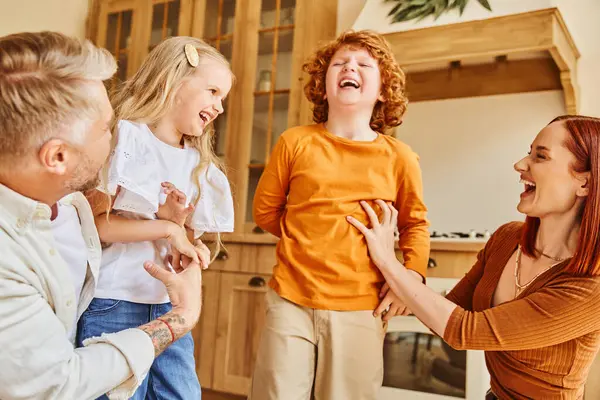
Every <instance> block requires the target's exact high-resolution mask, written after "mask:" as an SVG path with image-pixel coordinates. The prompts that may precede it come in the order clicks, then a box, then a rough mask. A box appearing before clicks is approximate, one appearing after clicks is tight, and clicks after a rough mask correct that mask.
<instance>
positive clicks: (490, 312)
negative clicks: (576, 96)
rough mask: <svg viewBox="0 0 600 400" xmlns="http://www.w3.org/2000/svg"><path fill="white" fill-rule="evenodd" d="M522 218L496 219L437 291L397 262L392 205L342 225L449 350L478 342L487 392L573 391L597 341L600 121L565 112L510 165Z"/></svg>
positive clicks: (510, 395) (555, 394)
mask: <svg viewBox="0 0 600 400" xmlns="http://www.w3.org/2000/svg"><path fill="white" fill-rule="evenodd" d="M514 168H515V170H516V171H517V173H519V175H520V178H521V183H523V184H524V191H523V193H521V198H520V201H519V204H518V206H517V209H518V210H519V211H520V212H521V213H523V214H525V215H526V216H527V218H526V220H525V222H524V223H520V222H512V223H508V224H506V225H503V226H502V227H500V228H499V229H498V230H497V231H496V232H495V233H494V235H492V237H491V238H490V240H489V241H488V243H487V244H486V246H485V248H484V249H483V250H482V251H481V252H480V253H479V255H478V257H477V262H476V263H475V265H474V266H473V268H472V269H471V270H470V271H469V272H468V273H467V275H466V276H465V277H464V278H463V279H462V280H461V281H460V282H459V283H458V284H457V286H456V287H455V288H454V290H452V292H451V293H449V294H448V296H446V298H444V297H442V296H440V295H438V294H436V293H434V292H433V291H432V290H430V289H429V288H428V287H427V286H425V285H423V284H421V282H420V281H418V280H415V279H413V276H412V275H411V274H410V273H409V272H408V271H407V270H406V269H405V267H404V266H403V265H402V264H401V263H400V262H399V261H398V260H397V259H396V256H395V253H394V227H395V221H396V220H395V218H396V216H397V212H396V210H395V209H394V208H393V207H392V206H391V205H390V204H386V203H384V202H383V201H378V202H377V203H378V205H379V207H381V208H382V210H383V217H382V221H379V219H378V218H377V215H376V214H375V212H374V210H373V209H372V208H371V207H369V205H368V204H367V203H363V207H364V208H365V210H366V212H367V213H368V214H369V217H370V220H371V224H372V226H371V227H370V228H366V227H365V226H364V225H363V224H361V223H360V222H358V221H357V220H356V219H353V218H351V217H348V220H349V222H350V223H351V224H352V225H354V226H355V227H356V228H358V229H359V230H360V231H361V232H362V233H363V234H364V236H365V238H366V241H367V244H368V247H369V252H370V256H371V258H372V260H373V262H374V263H375V265H376V266H377V267H378V268H379V269H380V270H381V272H382V273H383V275H384V277H385V279H386V281H387V282H388V284H389V286H390V288H391V289H392V290H393V291H394V292H395V293H396V294H397V295H398V296H399V297H400V298H401V299H402V300H403V301H404V303H405V304H406V305H407V307H409V308H410V309H411V310H412V312H413V313H414V314H415V315H416V316H417V317H418V318H419V319H420V320H421V321H423V323H425V324H426V325H427V326H429V327H430V329H432V330H433V331H434V332H435V333H437V334H438V335H440V336H441V337H442V338H443V339H444V340H445V341H446V342H447V343H448V344H449V345H450V346H452V347H454V348H456V349H465V350H466V349H474V350H484V351H485V357H486V363H487V366H488V369H489V372H490V376H491V390H490V392H489V393H488V396H487V398H488V399H531V398H533V399H542V398H543V399H580V398H582V396H583V390H584V384H585V381H586V379H587V375H588V372H589V369H590V365H591V364H592V361H593V359H594V357H595V355H596V353H597V352H598V348H599V346H600V312H599V310H600V232H599V229H600V187H599V186H600V119H599V118H592V117H583V116H562V117H558V118H556V119H555V120H553V121H552V122H551V123H550V124H549V125H548V126H546V127H545V128H544V129H542V131H541V132H540V133H539V134H538V135H537V137H536V138H535V140H534V141H533V144H532V145H531V149H530V152H529V153H528V155H527V156H526V157H525V158H523V159H522V160H520V161H519V162H517V163H516V164H515V166H514Z"/></svg>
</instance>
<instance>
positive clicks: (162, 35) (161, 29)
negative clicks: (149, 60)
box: [148, 0, 181, 51]
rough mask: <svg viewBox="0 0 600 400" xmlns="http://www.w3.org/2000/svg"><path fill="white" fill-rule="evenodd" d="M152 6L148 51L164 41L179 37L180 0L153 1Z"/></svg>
mask: <svg viewBox="0 0 600 400" xmlns="http://www.w3.org/2000/svg"><path fill="white" fill-rule="evenodd" d="M153 3H154V4H153V6H152V28H151V30H150V43H149V45H148V51H151V50H152V49H153V48H154V47H156V45H158V44H159V43H160V42H162V41H163V40H164V39H166V38H168V37H171V36H177V35H179V34H180V33H179V13H180V8H181V1H180V0H155V1H154V2H153Z"/></svg>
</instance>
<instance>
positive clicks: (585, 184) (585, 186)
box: [575, 171, 591, 197]
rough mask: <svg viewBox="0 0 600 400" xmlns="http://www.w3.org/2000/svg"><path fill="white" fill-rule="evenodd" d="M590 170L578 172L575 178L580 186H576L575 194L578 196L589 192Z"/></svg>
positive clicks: (583, 195) (584, 195)
mask: <svg viewBox="0 0 600 400" xmlns="http://www.w3.org/2000/svg"><path fill="white" fill-rule="evenodd" d="M590 177H591V174H590V172H589V171H588V172H583V173H580V174H578V176H577V180H578V181H579V182H580V186H579V187H578V188H577V191H576V192H575V194H576V195H577V196H578V197H586V196H587V195H589V193H590Z"/></svg>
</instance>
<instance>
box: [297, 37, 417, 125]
mask: <svg viewBox="0 0 600 400" xmlns="http://www.w3.org/2000/svg"><path fill="white" fill-rule="evenodd" d="M344 46H349V47H351V48H363V49H365V50H367V51H368V52H369V54H370V55H371V57H373V58H374V59H376V60H377V61H378V63H379V70H380V71H381V94H382V96H383V98H384V100H385V101H383V102H382V101H377V103H376V104H375V107H374V108H373V114H372V115H371V122H370V125H371V129H373V130H374V131H376V132H379V133H383V134H384V133H386V131H387V130H388V129H390V128H393V127H396V126H398V125H400V124H401V123H402V116H403V115H404V112H405V111H406V105H407V104H408V99H407V98H406V95H405V86H406V76H405V75H404V71H402V69H401V68H400V65H398V63H397V62H396V59H395V58H394V54H393V53H392V49H391V48H390V45H389V44H388V42H387V41H386V40H385V39H384V38H383V36H381V35H380V34H378V33H375V32H373V31H369V30H364V31H357V32H354V31H346V32H344V33H342V34H341V35H340V36H339V37H338V38H337V39H335V40H334V41H332V42H330V43H328V44H326V45H325V46H323V47H321V48H320V49H318V50H317V51H316V52H315V53H314V54H313V55H312V57H311V58H310V59H309V60H308V61H307V62H306V63H305V64H304V65H303V66H302V69H303V70H304V72H306V73H307V74H309V75H310V80H309V81H308V83H307V84H306V85H305V86H304V93H305V94H306V97H307V98H308V100H309V101H310V102H311V103H313V106H314V107H313V120H314V121H315V122H316V123H322V122H326V121H327V117H328V113H329V104H328V103H327V100H326V99H325V76H326V74H327V69H328V68H329V63H330V62H331V59H332V58H333V55H334V54H335V53H336V51H338V50H339V49H340V48H342V47H344Z"/></svg>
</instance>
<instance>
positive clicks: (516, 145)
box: [338, 0, 600, 232]
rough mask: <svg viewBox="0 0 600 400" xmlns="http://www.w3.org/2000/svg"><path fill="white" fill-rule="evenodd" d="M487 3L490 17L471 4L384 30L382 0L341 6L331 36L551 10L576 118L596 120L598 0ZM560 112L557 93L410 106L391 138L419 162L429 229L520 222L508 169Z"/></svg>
mask: <svg viewBox="0 0 600 400" xmlns="http://www.w3.org/2000/svg"><path fill="white" fill-rule="evenodd" d="M490 3H491V4H492V7H493V9H494V12H493V13H489V12H488V11H487V10H485V9H483V8H482V7H481V6H480V5H479V4H478V2H476V1H471V2H469V5H468V7H467V9H466V10H465V13H464V15H463V17H462V18H460V19H459V18H458V16H457V15H456V14H449V15H446V16H442V17H440V18H439V19H438V20H437V21H434V20H433V18H428V19H426V20H423V21H421V22H418V23H416V22H413V21H409V22H405V23H400V24H390V23H389V18H388V17H387V13H388V11H389V9H390V7H392V6H393V5H390V4H386V3H383V2H382V1H381V0H344V1H340V3H339V10H338V31H341V30H344V29H348V28H352V29H357V30H358V29H374V30H376V31H379V32H382V33H384V32H393V31H402V30H407V29H415V28H424V27H428V26H433V25H440V24H448V23H453V22H459V21H464V20H472V19H484V18H489V17H492V16H498V15H505V14H511V13H519V12H525V11H530V10H535V9H540V8H547V7H558V8H559V10H560V11H561V13H562V14H563V16H564V18H565V20H566V23H567V26H568V28H569V30H570V32H571V34H572V35H573V37H574V40H575V42H576V44H577V46H578V48H579V51H580V52H581V58H580V60H579V65H578V76H579V83H580V86H581V99H580V100H581V101H580V113H582V114H589V115H594V116H600V95H598V93H600V74H598V73H597V72H595V71H598V70H600V46H599V45H598V39H597V38H599V37H600V25H598V24H597V23H596V19H597V16H598V15H600V1H598V0H579V1H577V2H574V1H572V0H492V1H490ZM573 3H576V4H573ZM564 112H565V108H564V105H563V102H562V93H561V92H560V91H556V92H542V93H527V94H516V95H506V96H492V97H479V98H470V99H456V100H444V101H431V102H420V103H413V104H410V105H409V107H408V111H407V114H406V119H405V122H404V124H403V125H402V126H401V127H400V128H399V129H398V130H397V136H398V138H400V139H401V140H403V141H405V142H406V143H408V144H409V145H410V146H412V147H413V149H414V150H415V151H416V152H417V153H419V154H420V156H421V167H422V169H423V182H424V189H425V200H426V202H427V205H428V206H429V209H430V218H431V222H432V226H431V229H432V230H437V231H442V232H447V231H455V230H460V231H466V230H469V229H476V230H484V229H489V230H493V229H495V228H496V227H498V226H499V225H500V224H502V223H504V222H506V221H509V220H514V219H522V217H521V216H520V215H519V214H518V213H517V212H516V210H515V205H516V202H517V201H518V198H519V193H520V191H521V185H519V184H518V177H517V175H516V173H514V172H513V170H512V165H513V163H514V162H515V161H516V160H518V159H519V158H520V157H522V156H523V155H524V154H525V152H526V151H527V149H528V147H529V144H530V142H531V140H532V139H533V137H534V136H535V134H536V133H537V132H538V131H539V130H540V129H541V128H542V127H543V126H544V125H545V124H546V123H547V122H548V121H550V120H551V119H552V118H553V117H555V116H556V115H559V114H563V113H564Z"/></svg>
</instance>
